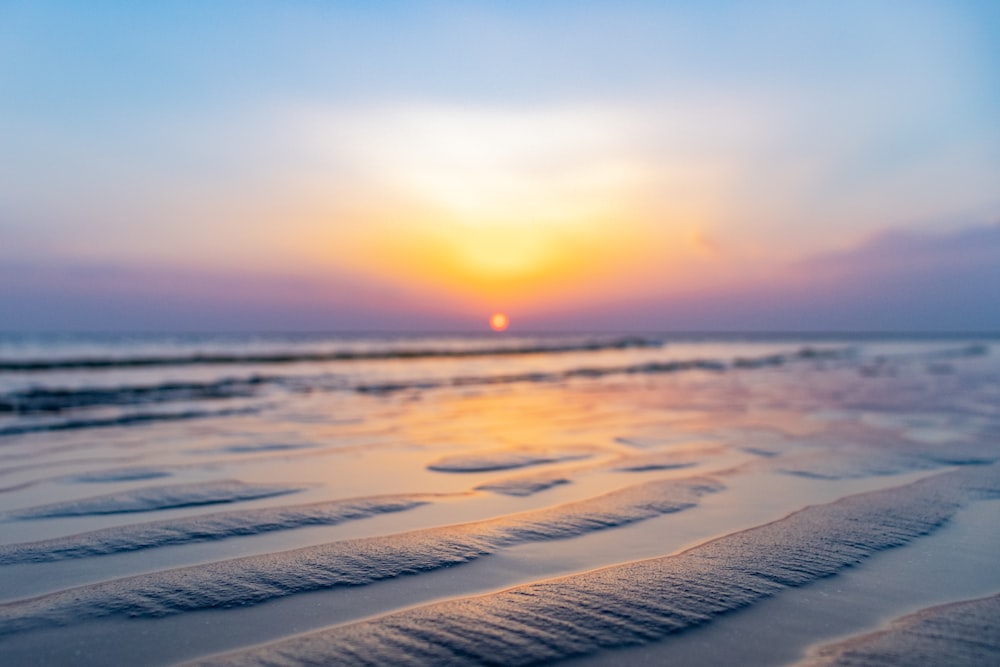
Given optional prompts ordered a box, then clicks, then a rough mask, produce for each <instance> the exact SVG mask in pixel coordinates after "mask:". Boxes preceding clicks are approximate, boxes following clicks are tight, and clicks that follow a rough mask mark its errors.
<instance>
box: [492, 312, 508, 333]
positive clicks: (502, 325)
mask: <svg viewBox="0 0 1000 667" xmlns="http://www.w3.org/2000/svg"><path fill="white" fill-rule="evenodd" d="M508 324H510V320H508V319H507V316H506V315H504V314H503V313H493V316H492V317H491V318H490V328H491V329H493V330H494V331H503V330H504V329H506V328H507V325H508Z"/></svg>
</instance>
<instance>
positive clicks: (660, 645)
mask: <svg viewBox="0 0 1000 667" xmlns="http://www.w3.org/2000/svg"><path fill="white" fill-rule="evenodd" d="M998 441H1000V335H997V334H988V333H986V334H983V333H976V334H962V333H957V334H955V333H946V334H890V333H879V334H858V333H853V334H845V333H808V334H804V333H766V334H762V333H726V334H718V333H714V334H713V333H656V332H653V333H649V332H645V333H545V334H522V333H516V332H504V333H488V334H487V333H484V334H407V335H403V334H385V333H374V334H328V333H302V334H287V333H282V334H270V333H260V334H135V333H127V334H126V333H122V334H107V333H102V334H58V335H57V334H13V333H7V334H0V662H3V663H4V664H11V665H21V664H24V665H27V664H41V665H135V664H144V665H145V664H148V665H154V664H157V665H173V664H189V663H190V664H240V665H242V664H426V665H439V664H456V665H459V664H549V663H561V662H563V661H583V662H590V663H592V664H623V663H622V662H621V661H622V660H626V661H627V662H629V663H631V664H662V662H663V661H664V660H668V659H671V656H672V655H673V656H674V657H673V658H672V659H674V660H682V662H683V663H684V664H719V662H720V661H723V662H725V661H741V662H743V663H744V664H795V663H797V662H799V661H803V660H815V659H818V658H817V656H820V655H822V656H826V658H823V659H827V658H829V659H830V660H834V659H835V658H836V656H837V655H839V654H838V653H837V652H836V650H835V649H834V648H830V647H831V646H834V644H833V643H831V642H834V643H835V642H836V641H843V640H844V638H845V637H855V638H856V637H864V636H866V635H865V633H866V632H871V631H874V630H875V629H877V628H879V627H881V625H882V624H884V623H885V622H886V621H887V620H891V619H894V618H903V617H905V616H906V614H908V613H912V612H914V611H917V610H920V609H925V608H928V609H929V608H932V607H934V606H935V605H940V604H944V603H952V602H956V601H962V600H966V599H971V598H973V597H977V596H981V595H987V594H996V593H1000V567H998V566H997V564H996V561H995V559H993V558H992V557H990V556H989V554H991V553H995V550H996V548H998V547H1000V529H998V528H997V526H998V525H1000V524H997V523H996V522H995V521H994V519H995V517H996V516H998V515H997V514H996V511H997V509H998V508H1000V505H998V503H1000V500H997V499H998V498H1000V475H998V474H997V472H996V470H997V466H995V465H994V463H995V462H996V461H997V460H998V459H1000V444H998ZM928 499H932V501H931V500H928ZM984 508H985V509H984ZM955 531H958V532H955ZM961 531H965V532H961ZM935 540H936V541H935ZM911 543H912V544H911ZM916 544H925V545H929V546H927V548H926V549H925V550H924V554H925V555H924V556H923V559H924V560H923V561H922V564H920V563H918V564H916V565H912V561H913V560H914V559H913V558H912V554H913V553H916V551H915V549H916V547H915V546H913V545H916ZM900 554H910V556H909V557H906V558H904V557H902V556H900ZM893 558H895V559H897V560H892V559H893ZM869 561H870V562H871V563H872V565H871V567H870V568H869V565H867V564H866V563H868V562H869ZM897 561H898V563H897ZM906 562H911V566H909V567H911V569H910V570H907V569H906V567H907V566H905V563H906ZM949 563H950V565H946V564H949ZM879 568H882V569H881V570H880V569H879ZM921 568H923V569H921ZM935 568H937V569H935ZM942 568H943V569H942ZM945 570H946V571H947V572H946V573H944V574H942V572H945ZM865 572H870V573H873V574H870V575H867V576H868V578H867V579H866V578H865V576H866V575H865V574H864V573H865ZM880 572H881V574H878V573H880ZM934 572H937V573H938V575H939V576H938V579H939V580H938V581H937V583H936V584H935V585H934V586H925V587H921V586H916V585H914V582H916V581H919V580H920V579H921V578H926V577H928V576H935V575H934V574H933V573H934ZM886 573H890V574H886ZM928 573H931V574H928ZM848 576H850V577H854V579H850V580H849V579H847V578H846V577H848ZM858 577H860V579H858ZM830 581H837V582H846V583H843V585H844V586H845V587H846V589H847V590H852V591H854V592H853V593H851V594H850V595H846V596H845V597H844V599H840V600H831V601H829V602H824V604H822V605H819V608H820V609H821V610H823V614H826V615H825V616H822V615H820V616H816V617H815V618H814V619H813V620H812V621H809V620H808V619H809V618H811V617H809V613H814V614H819V613H820V612H819V611H817V610H816V609H813V607H815V605H809V604H806V603H805V602H803V601H802V600H805V598H804V597H803V595H805V593H804V591H816V590H821V587H822V586H826V585H828V584H826V583H823V582H830ZM851 586H854V588H851ZM880 587H881V588H880ZM871 591H877V594H870V592H871ZM775 600H779V601H781V603H780V604H776V603H775V602H774V601H775ZM838 610H839V611H838ZM803 619H806V620H803ZM831 619H832V620H831ZM741 624H742V625H741ZM783 624H784V625H783ZM727 628H729V629H727ZM733 628H735V629H733ZM740 628H743V630H740ZM788 628H792V629H791V630H789V629H788ZM696 629H697V632H702V633H709V634H706V635H705V636H706V637H708V638H710V639H709V640H706V642H704V643H699V642H697V641H693V640H691V639H690V638H691V637H692V636H695V637H697V636H698V635H697V634H692V633H693V632H695V630H696ZM740 632H743V633H744V634H742V635H741V634H739V633H740ZM710 633H716V634H715V635H713V634H710ZM747 633H749V634H747ZM713 637H714V638H713ZM748 637H753V639H748ZM942 641H943V640H942ZM824 646H826V647H827V648H826V649H823V647H824ZM824 651H825V652H824ZM672 652H673V653H672ZM984 655H987V654H984ZM989 655H992V654H989ZM830 656H833V657H830ZM810 664H811V663H810ZM823 664H826V663H823ZM830 664H834V663H833V662H831V663H830Z"/></svg>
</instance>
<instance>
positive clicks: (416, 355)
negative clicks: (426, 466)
mask: <svg viewBox="0 0 1000 667" xmlns="http://www.w3.org/2000/svg"><path fill="white" fill-rule="evenodd" d="M663 343H664V341H663V340H661V339H652V338H641V337H636V336H628V337H624V338H615V339H612V340H600V341H588V342H583V343H570V344H563V345H523V346H510V347H481V348H472V349H461V350H456V349H440V350H438V349H433V348H410V349H395V350H377V351H376V350H372V351H367V352H365V351H339V352H278V353H274V354H192V355H188V356H147V357H69V358H64V359H29V360H24V361H22V360H17V359H0V371H18V372H34V371H52V370H76V369H80V370H88V369H97V368H146V367H151V366H217V365H238V364H289V363H299V362H317V361H319V362H323V361H382V360H384V361H389V360H395V359H452V358H467V357H492V356H515V355H525V354H552V353H563V352H600V351H604V350H623V349H628V348H647V347H648V348H652V347H662V346H663Z"/></svg>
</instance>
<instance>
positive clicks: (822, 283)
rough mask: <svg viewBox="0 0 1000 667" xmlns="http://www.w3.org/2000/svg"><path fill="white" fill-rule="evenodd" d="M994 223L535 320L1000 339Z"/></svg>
mask: <svg viewBox="0 0 1000 667" xmlns="http://www.w3.org/2000/svg"><path fill="white" fill-rule="evenodd" d="M998 285H1000V224H993V225H987V226H978V227H970V228H966V229H962V230H960V231H957V232H953V233H950V234H936V235H932V234H922V233H914V232H908V231H899V230H897V231H889V232H885V233H882V234H878V235H876V236H873V237H871V238H870V239H868V240H867V241H865V242H864V243H861V244H860V245H858V246H856V247H854V248H851V249H849V250H845V251H840V252H836V253H826V254H822V255H816V256H812V257H809V258H806V259H803V260H800V261H797V262H794V263H791V264H788V265H785V266H781V267H776V268H774V269H773V270H772V271H771V272H770V274H769V275H767V276H765V277H763V278H761V279H748V280H744V281H741V279H740V277H739V274H737V275H736V278H734V279H732V280H730V281H729V282H728V284H723V285H721V286H719V287H715V288H712V289H710V290H704V291H698V290H689V291H687V292H686V293H683V294H676V295H670V296H666V297H660V298H650V299H641V300H634V301H628V300H627V299H621V300H618V301H617V302H615V303H607V304H604V305H603V306H601V307H598V308H594V309H591V310H589V311H583V310H577V311H573V312H563V313H559V314H555V313H553V314H551V315H550V316H549V317H540V318H539V319H538V322H537V324H538V326H541V327H547V328H553V329H559V328H585V329H604V330H607V329H616V330H664V331H671V330H687V331H716V330H725V331H903V332H905V331H956V332H959V331H1000V298H998V296H997V286H998Z"/></svg>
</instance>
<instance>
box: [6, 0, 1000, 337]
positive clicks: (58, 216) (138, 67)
mask: <svg viewBox="0 0 1000 667" xmlns="http://www.w3.org/2000/svg"><path fill="white" fill-rule="evenodd" d="M998 184H1000V3H995V2H990V1H984V2H973V1H970V0H953V1H939V2H925V1H921V0H909V1H907V2H893V1H892V0H886V1H883V2H852V1H850V0H848V1H845V2H836V3H831V2H808V1H804V2H803V1H796V2H781V1H775V2H728V1H722V0H717V1H705V2H693V1H685V0H678V1H676V2H630V1H627V0H626V1H624V2H614V3H610V2H605V3H598V2H586V1H580V2H562V1H552V2H520V1H508V2H380V3H368V2H319V1H315V0H314V1H301V2H296V1H288V2H254V1H241V2H235V1H233V2H227V1H224V0H219V1H216V2H193V1H192V2H184V1H178V2H170V3H130V2H101V1H95V2H88V3H78V2H44V1H42V2H19V1H17V0H0V331H2V330H13V331H41V330H47V331H107V330H112V331H113V330H128V331H137V330H152V331H220V330H222V331H230V330H231V331H247V330H249V331H287V330H310V331H313V330H331V331H374V330H382V331H384V330H389V331H451V330H469V331H477V330H485V329H486V328H487V323H488V317H489V315H490V314H491V313H493V312H497V311H500V312H506V313H507V314H508V315H509V316H510V321H511V328H510V331H512V332H513V331H518V330H521V331H531V330H595V331H597V330H601V331H604V330H666V331H670V330H701V331H704V330H726V331H731V330H754V331H768V330H782V331H796V330H833V331H848V330H851V331H881V330H890V331H911V330H912V331H998V330H1000V298H998V297H997V290H998V289H1000V288H997V287H996V286H997V285H1000V187H998Z"/></svg>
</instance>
